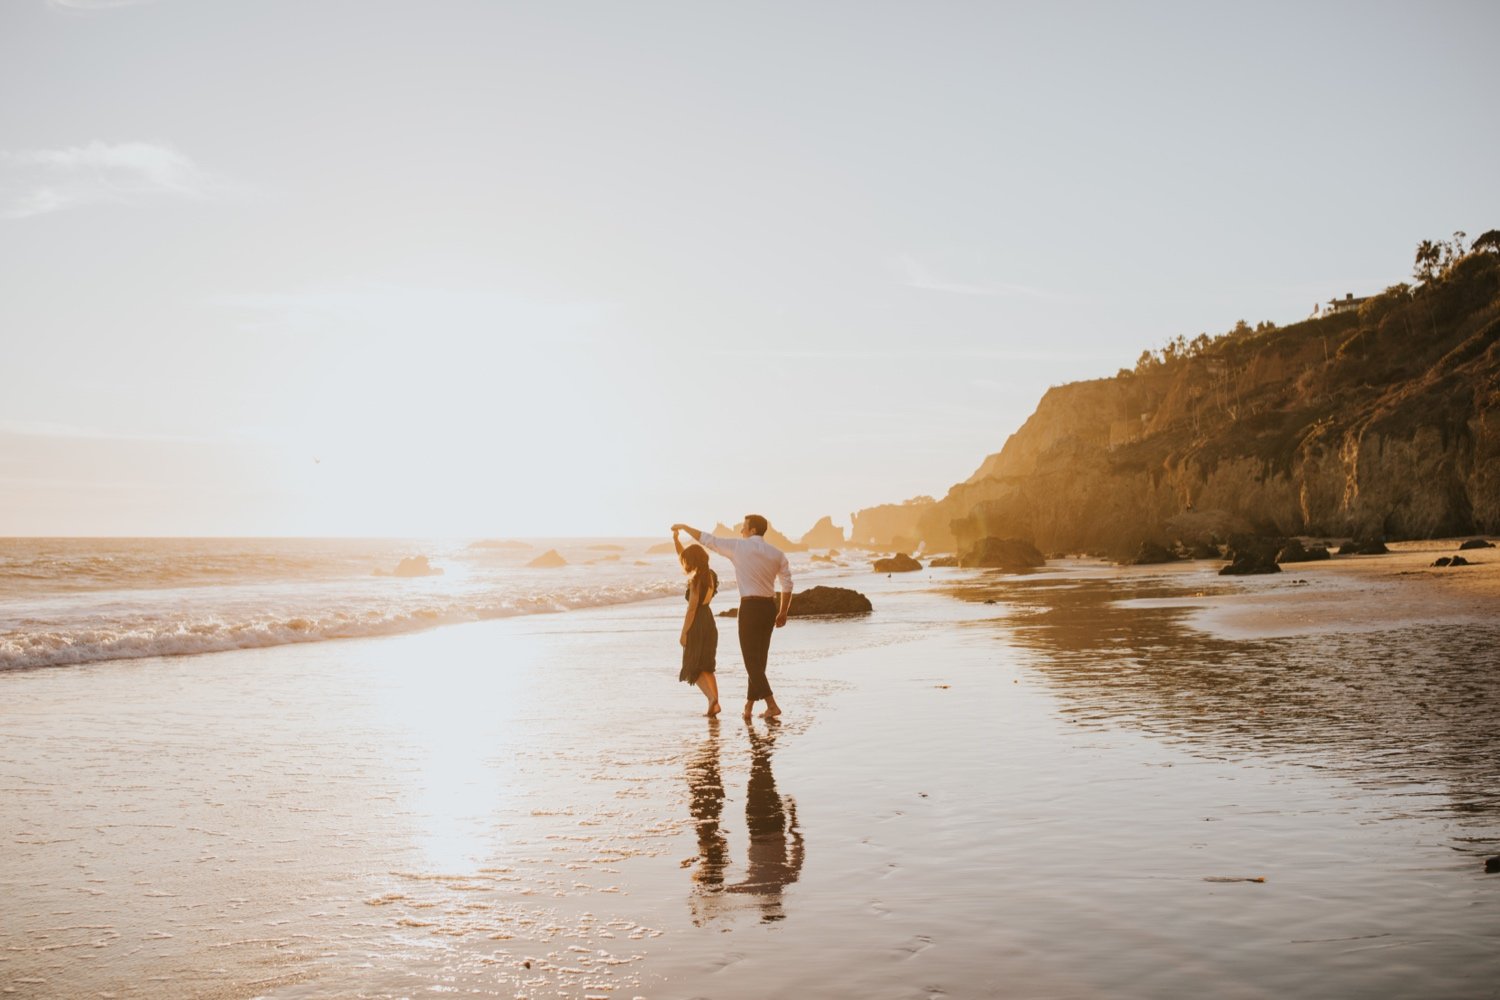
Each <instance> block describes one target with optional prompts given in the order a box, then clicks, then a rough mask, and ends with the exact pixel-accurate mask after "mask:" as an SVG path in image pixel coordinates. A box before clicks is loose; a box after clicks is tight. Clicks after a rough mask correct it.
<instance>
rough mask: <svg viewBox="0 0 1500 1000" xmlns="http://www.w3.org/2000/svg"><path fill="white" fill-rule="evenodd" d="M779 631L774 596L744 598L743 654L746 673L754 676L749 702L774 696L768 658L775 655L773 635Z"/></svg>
mask: <svg viewBox="0 0 1500 1000" xmlns="http://www.w3.org/2000/svg"><path fill="white" fill-rule="evenodd" d="M775 630H776V599H775V598H774V597H742V598H740V655H741V656H743V657H744V658H745V672H746V673H748V674H749V675H750V689H749V691H748V692H746V694H745V700H746V701H760V700H761V699H762V698H769V697H771V682H770V681H768V680H766V656H767V655H768V654H769V653H770V652H771V633H772V632H774V631H775Z"/></svg>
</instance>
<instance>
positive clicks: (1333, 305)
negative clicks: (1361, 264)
mask: <svg viewBox="0 0 1500 1000" xmlns="http://www.w3.org/2000/svg"><path fill="white" fill-rule="evenodd" d="M1371 298H1372V296H1369V295H1366V296H1365V297H1364V298H1362V299H1356V298H1355V297H1354V293H1353V292H1345V293H1344V297H1343V298H1341V299H1329V300H1328V303H1327V304H1326V305H1324V306H1323V307H1322V310H1323V312H1322V314H1323V315H1324V316H1337V315H1338V314H1339V313H1342V312H1351V311H1353V310H1355V309H1358V308H1359V307H1360V306H1362V305H1364V304H1365V303H1366V302H1368V301H1370V299H1371ZM1318 308H1319V307H1318V306H1313V315H1314V316H1316V315H1318Z"/></svg>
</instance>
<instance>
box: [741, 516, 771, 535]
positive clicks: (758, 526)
mask: <svg viewBox="0 0 1500 1000" xmlns="http://www.w3.org/2000/svg"><path fill="white" fill-rule="evenodd" d="M770 526H771V525H770V524H769V523H768V522H767V521H766V519H765V518H763V517H761V516H760V515H759V514H746V515H745V527H747V528H749V529H750V534H752V535H764V534H765V533H766V529H767V528H769V527H770Z"/></svg>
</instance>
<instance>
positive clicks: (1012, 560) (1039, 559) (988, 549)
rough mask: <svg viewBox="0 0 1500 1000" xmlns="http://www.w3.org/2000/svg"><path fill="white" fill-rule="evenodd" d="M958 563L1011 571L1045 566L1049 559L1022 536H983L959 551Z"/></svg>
mask: <svg viewBox="0 0 1500 1000" xmlns="http://www.w3.org/2000/svg"><path fill="white" fill-rule="evenodd" d="M958 564H959V565H960V566H966V567H971V568H974V567H977V568H982V569H1003V570H1009V571H1010V572H1013V573H1014V572H1020V571H1021V570H1027V569H1034V568H1036V567H1037V566H1045V565H1046V564H1047V560H1046V559H1045V558H1044V557H1043V556H1042V554H1041V552H1039V551H1037V547H1036V546H1035V545H1032V544H1031V543H1030V542H1028V541H1026V540H1024V539H1021V538H993V537H987V538H981V539H980V540H979V541H977V542H975V543H974V544H972V545H969V546H967V547H965V548H964V549H962V550H961V551H960V552H959V553H958Z"/></svg>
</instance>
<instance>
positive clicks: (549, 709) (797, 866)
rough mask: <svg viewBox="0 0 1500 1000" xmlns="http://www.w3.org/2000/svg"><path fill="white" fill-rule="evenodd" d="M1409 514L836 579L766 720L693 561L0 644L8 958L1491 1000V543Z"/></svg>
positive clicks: (168, 979) (357, 985)
mask: <svg viewBox="0 0 1500 1000" xmlns="http://www.w3.org/2000/svg"><path fill="white" fill-rule="evenodd" d="M1398 548H1399V549H1400V550H1401V551H1398V552H1396V553H1395V554H1393V555H1391V556H1385V557H1362V558H1360V559H1358V560H1352V559H1350V560H1335V561H1333V562H1331V563H1323V564H1307V565H1305V566H1298V567H1288V572H1285V573H1283V574H1279V575H1277V576H1274V577H1264V578H1252V579H1246V580H1234V581H1227V580H1225V579H1223V578H1219V577H1217V576H1215V575H1214V570H1216V569H1217V564H1208V563H1198V564H1181V565H1175V566H1168V567H1142V568H1138V569H1116V568H1111V567H1105V566H1102V565H1100V564H1091V563H1063V564H1058V565H1055V566H1052V567H1049V569H1048V570H1047V571H1045V572H1042V573H1037V574H1032V575H1030V576H1026V577H995V576H990V575H987V574H982V573H975V572H972V571H959V570H942V571H924V572H922V573H915V574H910V575H908V576H904V577H903V576H896V577H892V578H887V577H881V576H876V575H873V574H861V575H858V576H856V577H853V578H851V581H850V582H851V584H852V585H855V586H858V587H859V588H860V589H861V590H863V591H865V592H866V593H868V594H869V595H870V597H871V599H872V601H873V602H874V603H875V608H876V611H875V614H873V615H872V616H870V617H869V618H868V619H864V620H846V621H828V622H807V621H800V622H799V621H794V622H793V623H792V624H791V625H789V626H788V627H787V628H786V629H784V630H782V631H781V632H779V633H778V634H777V636H776V639H775V643H774V645H773V649H772V666H771V679H772V682H773V684H775V686H776V691H777V696H778V699H779V700H780V701H781V702H782V704H783V706H784V707H785V708H786V709H787V713H786V717H785V719H784V720H783V721H781V722H779V723H768V722H766V721H764V720H760V719H756V720H754V721H753V722H752V723H750V724H748V725H747V724H745V723H743V722H741V721H740V720H739V719H738V718H737V717H734V716H733V714H732V712H731V713H730V715H729V716H728V717H725V718H723V719H722V720H720V721H717V722H709V721H707V720H705V719H703V718H702V717H701V716H700V715H699V714H698V713H700V712H701V711H702V699H701V696H700V695H698V694H697V693H696V692H695V691H692V690H690V689H688V688H687V687H686V686H685V685H681V684H678V683H676V682H675V677H676V672H677V665H676V647H675V645H674V642H673V639H674V636H675V631H676V626H677V622H678V620H679V615H680V601H679V600H661V601H652V602H644V603H639V604H632V605H620V606H616V607H608V608H597V609H590V610H582V611H574V612H569V613H566V614H556V615H535V616H529V617H523V618H512V619H506V620H500V621H491V622H483V623H479V624H473V625H461V626H453V627H448V628H443V629H435V630H432V631H428V632H422V633H417V634H412V635H405V636H398V637H387V638H378V639H360V640H350V641H342V642H325V643H317V644H309V645H302V646H285V647H278V648H272V649H260V650H241V651H232V652H224V653H215V654H211V655H206V656H196V657H192V656H190V657H175V658H165V659H140V660H133V661H129V662H105V663H97V664H91V665H85V666H78V667H69V668H55V669H46V670H32V671H12V672H10V673H8V674H5V675H3V676H0V838H3V841H4V843H5V845H6V847H5V850H4V852H3V854H0V898H3V902H0V917H3V920H0V989H3V992H4V993H5V994H6V995H14V996H22V997H56V996H78V997H85V996H99V997H120V998H125V997H190V996H191V997H225V998H230V997H274V998H294V997H295V998H313V997H345V996H364V997H400V996H414V995H419V994H423V995H425V994H431V993H450V992H451V993H455V994H459V995H466V996H494V997H538V998H539V997H584V996H598V997H626V998H629V997H649V998H652V1000H656V998H679V997H680V998H691V997H713V998H739V997H744V998H749V997H764V996H827V997H891V998H907V997H979V996H1024V997H1106V996H1108V997H1121V996H1130V997H1177V996H1180V997H1190V996H1191V997H1201V996H1204V995H1212V996H1220V997H1287V996H1293V997H1326V996H1342V997H1354V996H1370V997H1377V996H1378V997H1393V996H1413V997H1415V996H1423V997H1484V996H1496V995H1500V994H1497V992H1496V986H1495V984H1496V983H1497V982H1500V951H1497V950H1496V948H1495V947H1494V942H1495V941H1496V940H1497V938H1500V899H1497V896H1496V892H1497V891H1500V876H1496V875H1488V876H1487V875H1486V874H1485V873H1484V869H1483V859H1484V858H1485V857H1487V856H1490V855H1494V854H1497V853H1500V796H1497V794H1496V792H1495V790H1494V787H1493V761H1494V759H1495V754H1496V751H1497V749H1500V710H1497V709H1496V708H1494V707H1493V705H1494V700H1493V698H1490V697H1488V694H1487V692H1488V691H1489V690H1490V689H1492V687H1493V679H1494V675H1493V668H1494V662H1493V653H1492V651H1493V649H1494V647H1495V642H1496V640H1497V638H1500V625H1497V617H1496V615H1495V614H1494V610H1495V608H1496V601H1495V596H1496V582H1497V576H1496V569H1495V566H1497V565H1500V557H1494V556H1492V555H1490V553H1489V551H1480V552H1478V553H1473V555H1474V556H1475V561H1476V563H1477V565H1475V566H1472V567H1465V568H1462V569H1459V570H1453V571H1446V572H1445V571H1436V570H1434V571H1430V572H1429V571H1428V570H1427V569H1426V568H1425V567H1426V565H1427V564H1428V563H1430V562H1431V560H1432V558H1434V557H1435V556H1434V555H1433V553H1432V552H1431V551H1429V550H1428V549H1427V548H1425V547H1424V546H1418V545H1411V546H1399V547H1398ZM1445 551H1446V550H1445ZM1460 574H1463V575H1460ZM1300 581H1306V582H1300ZM725 625H726V628H725V633H724V636H725V638H724V641H723V642H722V644H721V647H720V649H721V660H720V663H721V666H720V677H721V683H722V684H723V685H724V688H725V692H726V706H729V705H733V704H735V703H736V697H737V695H738V692H739V691H740V690H741V685H742V684H743V670H742V668H741V666H740V663H739V657H738V651H737V648H736V647H735V646H734V642H733V626H732V625H730V624H729V623H725Z"/></svg>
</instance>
